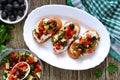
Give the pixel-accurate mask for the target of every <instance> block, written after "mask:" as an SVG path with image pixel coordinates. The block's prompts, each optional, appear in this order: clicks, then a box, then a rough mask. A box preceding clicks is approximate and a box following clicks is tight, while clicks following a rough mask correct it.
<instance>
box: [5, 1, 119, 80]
mask: <svg viewBox="0 0 120 80" xmlns="http://www.w3.org/2000/svg"><path fill="white" fill-rule="evenodd" d="M47 4H63V5H66V0H29V13H30V12H31V11H32V10H33V9H35V8H37V7H40V6H42V5H47ZM29 13H28V14H29ZM24 22H25V19H24V20H23V21H21V22H20V23H17V24H15V28H14V30H12V31H11V35H12V40H10V41H9V42H8V43H7V46H8V47H10V48H11V47H12V48H26V49H28V48H27V46H26V44H25V42H24V40H23V27H24ZM101 54H102V53H101ZM109 62H113V63H115V64H116V65H117V66H118V71H117V72H116V73H115V74H112V75H110V74H109V73H108V71H107V70H106V67H107V66H108V64H109ZM42 63H43V67H44V76H43V80H120V63H119V62H118V61H116V60H115V59H113V58H112V57H110V56H107V58H106V60H105V61H104V62H102V63H101V64H100V65H98V66H97V67H95V68H92V69H89V70H84V71H70V70H63V69H59V68H56V67H53V66H51V65H49V64H47V63H45V62H43V61H42ZM98 68H99V69H101V70H102V71H103V75H102V77H100V78H98V79H97V78H96V77H95V75H94V72H95V70H96V69H98Z"/></svg>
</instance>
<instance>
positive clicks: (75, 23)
mask: <svg viewBox="0 0 120 80" xmlns="http://www.w3.org/2000/svg"><path fill="white" fill-rule="evenodd" d="M67 23H71V21H67V22H65V24H64V25H66V24H67ZM72 23H73V24H74V25H75V26H77V27H78V29H79V30H78V33H79V32H80V25H79V24H78V23H77V22H72ZM64 25H63V27H66V26H64ZM57 34H59V32H57ZM57 34H56V35H57ZM76 37H77V36H76ZM52 38H54V36H53V37H52ZM73 41H74V40H73ZM71 42H72V41H71ZM71 42H70V43H71ZM69 46H70V44H68V45H67V46H66V47H67V49H68V47H69ZM53 50H54V52H55V53H56V54H63V53H64V51H63V52H61V51H60V52H59V51H56V49H55V48H53Z"/></svg>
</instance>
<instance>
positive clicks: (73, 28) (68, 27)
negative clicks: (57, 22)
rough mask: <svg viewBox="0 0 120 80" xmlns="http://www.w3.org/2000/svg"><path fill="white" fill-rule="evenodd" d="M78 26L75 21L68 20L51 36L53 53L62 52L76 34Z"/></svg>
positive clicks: (78, 29)
mask: <svg viewBox="0 0 120 80" xmlns="http://www.w3.org/2000/svg"><path fill="white" fill-rule="evenodd" d="M79 31H80V26H79V24H78V23H76V22H72V21H68V22H66V23H65V24H64V25H63V27H62V28H61V29H60V30H59V32H57V34H55V35H54V36H53V37H52V44H53V50H54V51H55V53H57V54H60V53H63V52H64V51H65V50H66V49H67V48H68V46H69V45H70V43H71V42H72V41H73V40H74V39H75V38H76V37H77V36H78V34H79Z"/></svg>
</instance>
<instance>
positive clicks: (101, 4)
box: [67, 0, 120, 62]
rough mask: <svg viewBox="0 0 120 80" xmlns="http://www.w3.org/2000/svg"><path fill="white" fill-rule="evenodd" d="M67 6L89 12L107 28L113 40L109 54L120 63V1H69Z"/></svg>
mask: <svg viewBox="0 0 120 80" xmlns="http://www.w3.org/2000/svg"><path fill="white" fill-rule="evenodd" d="M67 4H68V5H70V6H73V7H77V8H80V9H83V10H85V11H87V12H89V13H90V14H91V15H93V16H95V17H96V18H97V19H99V20H100V21H101V22H102V23H103V24H104V25H105V26H106V28H107V30H108V31H109V33H110V38H111V48H110V52H109V54H110V55H111V56H112V57H114V58H115V59H117V60H118V61H119V62H120V0H67Z"/></svg>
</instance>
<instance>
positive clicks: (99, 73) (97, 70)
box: [95, 69, 103, 78]
mask: <svg viewBox="0 0 120 80" xmlns="http://www.w3.org/2000/svg"><path fill="white" fill-rule="evenodd" d="M102 74H103V72H102V70H101V69H96V70H95V77H96V78H99V77H101V76H102Z"/></svg>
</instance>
